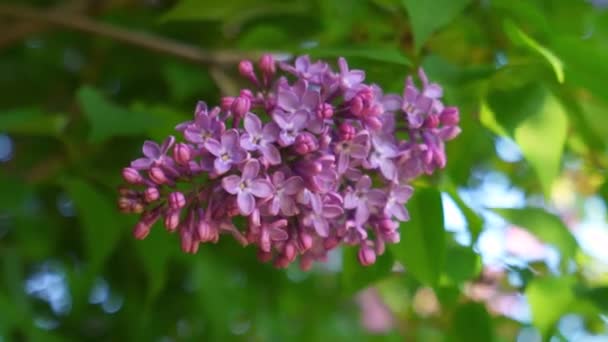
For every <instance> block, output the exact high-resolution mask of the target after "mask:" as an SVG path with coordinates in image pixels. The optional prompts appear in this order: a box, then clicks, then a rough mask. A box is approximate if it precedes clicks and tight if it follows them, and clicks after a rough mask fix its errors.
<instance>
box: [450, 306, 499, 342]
mask: <svg viewBox="0 0 608 342" xmlns="http://www.w3.org/2000/svg"><path fill="white" fill-rule="evenodd" d="M493 332H494V329H493V327H492V318H491V317H490V315H489V314H488V311H487V310H486V306H485V305H484V304H481V303H473V302H469V303H465V304H462V305H460V306H459V307H458V308H457V309H456V311H455V312H454V314H453V321H452V327H451V331H450V338H449V339H448V341H452V342H457V341H462V342H491V341H494V333H493Z"/></svg>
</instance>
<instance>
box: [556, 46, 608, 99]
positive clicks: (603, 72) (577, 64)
mask: <svg viewBox="0 0 608 342" xmlns="http://www.w3.org/2000/svg"><path fill="white" fill-rule="evenodd" d="M551 48H552V49H553V50H554V51H555V52H556V53H558V54H559V56H560V57H561V59H562V60H563V61H564V63H565V68H566V70H565V71H566V79H567V80H568V82H572V83H574V84H577V85H580V86H583V87H586V88H587V89H589V90H590V91H591V92H593V93H594V94H595V95H596V96H597V97H599V98H604V99H606V98H608V87H606V84H605V82H604V80H605V79H607V78H608V64H607V63H606V62H605V61H606V60H608V47H607V46H606V44H605V43H604V42H603V41H593V40H583V39H581V38H580V36H575V37H573V36H556V37H554V38H553V41H552V44H551Z"/></svg>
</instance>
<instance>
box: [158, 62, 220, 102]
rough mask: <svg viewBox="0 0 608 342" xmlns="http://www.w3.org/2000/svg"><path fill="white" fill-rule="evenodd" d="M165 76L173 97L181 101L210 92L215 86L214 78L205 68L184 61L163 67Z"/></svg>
mask: <svg viewBox="0 0 608 342" xmlns="http://www.w3.org/2000/svg"><path fill="white" fill-rule="evenodd" d="M163 76H164V77H165V80H166V82H167V84H168V86H169V90H170V91H171V97H172V98H174V99H175V100H177V101H180V102H183V101H185V100H188V99H191V98H193V97H196V96H198V95H199V94H201V93H210V90H211V89H213V87H214V84H213V80H212V79H211V78H210V76H209V73H208V72H207V71H206V70H205V69H203V68H200V67H195V66H192V65H188V64H184V63H168V64H167V65H165V66H164V68H163Z"/></svg>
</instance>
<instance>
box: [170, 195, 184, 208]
mask: <svg viewBox="0 0 608 342" xmlns="http://www.w3.org/2000/svg"><path fill="white" fill-rule="evenodd" d="M185 205H186V197H185V196H184V194H183V193H181V192H179V191H175V192H172V193H170V194H169V207H171V209H180V208H183V207H184V206H185Z"/></svg>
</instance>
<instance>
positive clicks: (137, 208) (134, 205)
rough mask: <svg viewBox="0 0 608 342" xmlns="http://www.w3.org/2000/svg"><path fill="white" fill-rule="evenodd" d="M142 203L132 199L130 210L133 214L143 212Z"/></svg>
mask: <svg viewBox="0 0 608 342" xmlns="http://www.w3.org/2000/svg"><path fill="white" fill-rule="evenodd" d="M144 209H145V207H144V205H143V204H142V203H141V202H138V201H132V202H131V212H132V213H135V214H141V213H143V212H144Z"/></svg>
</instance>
